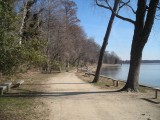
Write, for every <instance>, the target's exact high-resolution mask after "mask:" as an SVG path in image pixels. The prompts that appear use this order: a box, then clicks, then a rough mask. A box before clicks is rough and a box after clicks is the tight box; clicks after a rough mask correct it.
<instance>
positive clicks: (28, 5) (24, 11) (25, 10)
mask: <svg viewBox="0 0 160 120" xmlns="http://www.w3.org/2000/svg"><path fill="white" fill-rule="evenodd" d="M35 2H36V0H27V1H26V3H25V5H24V8H23V17H22V23H21V27H20V30H19V36H20V38H19V44H20V45H21V44H22V36H23V30H24V27H25V22H26V20H27V19H26V18H27V11H28V10H29V9H30V7H31V6H32V5H33V4H34V3H35Z"/></svg>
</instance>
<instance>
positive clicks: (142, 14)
mask: <svg viewBox="0 0 160 120" xmlns="http://www.w3.org/2000/svg"><path fill="white" fill-rule="evenodd" d="M99 1H103V3H98V2H97V5H98V6H100V7H103V8H106V9H108V10H110V11H112V14H115V16H116V17H118V18H120V19H122V20H125V21H127V22H130V23H132V24H133V25H134V35H133V40H132V48H131V57H130V68H129V73H128V78H127V83H126V85H125V86H124V88H123V89H122V90H127V91H138V86H139V84H138V81H139V70H140V64H141V60H142V51H143V48H144V46H145V44H146V43H147V41H148V37H149V35H150V32H151V29H152V26H153V23H154V19H155V14H156V10H157V8H158V4H159V0H149V1H148V2H147V0H138V1H137V9H136V10H134V6H131V5H130V4H129V3H130V0H128V1H125V2H124V1H123V0H121V1H120V5H119V10H118V11H120V10H121V8H123V7H124V6H126V7H128V8H129V9H131V11H132V12H133V14H134V15H135V18H136V19H135V20H132V19H130V18H126V17H123V16H121V15H119V12H118V13H116V12H115V11H114V10H113V9H112V7H111V6H110V4H109V2H108V0H99ZM104 3H106V4H107V6H105V5H104ZM147 3H149V5H148V4H147Z"/></svg>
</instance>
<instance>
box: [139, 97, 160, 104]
mask: <svg viewBox="0 0 160 120" xmlns="http://www.w3.org/2000/svg"><path fill="white" fill-rule="evenodd" d="M141 99H142V100H145V101H147V102H150V103H154V104H160V102H158V101H156V99H155V98H141Z"/></svg>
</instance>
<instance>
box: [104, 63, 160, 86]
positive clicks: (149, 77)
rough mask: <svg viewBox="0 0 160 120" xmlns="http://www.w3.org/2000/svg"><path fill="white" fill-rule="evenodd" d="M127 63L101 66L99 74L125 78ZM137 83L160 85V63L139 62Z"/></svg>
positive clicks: (127, 69) (127, 68)
mask: <svg viewBox="0 0 160 120" xmlns="http://www.w3.org/2000/svg"><path fill="white" fill-rule="evenodd" d="M128 71H129V64H123V65H122V66H110V67H105V68H102V71H101V74H102V75H106V76H108V77H112V78H115V79H120V80H124V81H126V80H127V76H128ZM139 83H140V84H143V85H147V86H152V87H160V64H159V63H143V64H141V69H140V77H139Z"/></svg>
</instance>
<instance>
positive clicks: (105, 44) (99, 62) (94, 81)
mask: <svg viewBox="0 0 160 120" xmlns="http://www.w3.org/2000/svg"><path fill="white" fill-rule="evenodd" d="M118 3H119V0H115V3H114V7H113V11H115V12H116V11H117V8H118ZM114 18H115V14H114V13H113V12H112V15H111V17H110V20H109V23H108V27H107V31H106V34H105V37H104V41H103V44H102V47H101V50H100V55H99V60H98V65H97V69H96V73H95V77H94V80H93V81H92V82H93V83H96V82H98V80H99V75H100V70H101V66H102V61H103V56H104V53H105V49H106V46H107V44H108V39H109V36H110V32H111V29H112V24H113V21H114Z"/></svg>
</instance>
